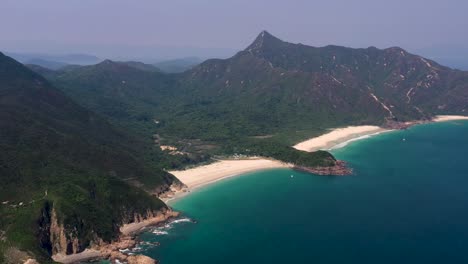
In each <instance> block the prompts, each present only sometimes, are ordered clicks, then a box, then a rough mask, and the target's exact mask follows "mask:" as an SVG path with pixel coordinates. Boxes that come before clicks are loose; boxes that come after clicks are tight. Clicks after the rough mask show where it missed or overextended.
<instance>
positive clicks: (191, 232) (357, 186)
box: [141, 121, 468, 264]
mask: <svg viewBox="0 0 468 264" xmlns="http://www.w3.org/2000/svg"><path fill="white" fill-rule="evenodd" d="M333 153H334V155H335V156H337V157H338V158H339V159H343V160H346V161H348V162H349V164H350V165H351V166H352V167H353V168H354V170H355V175H352V176H341V177H327V176H315V175H310V174H305V173H299V172H296V171H292V170H289V169H279V170H269V171H263V172H258V173H252V174H249V175H245V176H241V177H235V178H230V179H226V180H223V181H220V182H218V183H216V184H213V185H210V186H207V187H205V188H202V189H199V190H197V191H195V192H194V193H193V194H191V195H190V196H187V197H185V198H183V199H181V200H179V201H176V202H175V203H173V204H172V206H173V207H174V208H175V209H176V210H179V211H181V212H183V213H184V215H185V216H187V217H189V218H191V219H195V220H196V221H197V223H191V222H180V223H173V224H171V225H170V226H168V227H164V228H159V229H158V230H157V231H163V232H167V234H159V235H156V234H153V233H150V232H148V233H145V234H143V235H142V236H141V238H142V239H143V240H145V241H150V242H154V241H158V242H160V243H161V245H160V246H149V247H148V246H143V248H144V253H145V254H147V255H149V256H151V257H154V258H157V259H159V260H161V263H162V264H174V263H192V264H194V263H225V264H229V263H236V264H237V263H256V264H258V263H360V264H362V263H372V264H375V263H392V264H393V263H412V264H413V263H468V122H461V121H460V122H458V121H457V122H446V123H437V124H427V125H420V126H415V127H412V128H410V129H408V130H406V131H396V132H389V133H385V134H382V135H379V136H375V137H372V138H369V139H365V140H361V141H356V142H353V143H350V144H349V145H348V146H346V147H345V148H342V149H338V150H334V151H333ZM291 175H294V177H291Z"/></svg>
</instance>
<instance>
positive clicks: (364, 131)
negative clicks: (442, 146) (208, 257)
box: [165, 115, 468, 202]
mask: <svg viewBox="0 0 468 264" xmlns="http://www.w3.org/2000/svg"><path fill="white" fill-rule="evenodd" d="M452 120H468V116H455V115H439V116H436V117H435V118H434V119H433V120H432V122H444V121H452ZM411 123H413V124H417V123H418V122H409V124H411ZM388 131H391V130H390V129H385V128H382V127H379V126H370V125H366V126H348V127H344V128H336V129H332V130H330V132H329V133H326V134H323V135H321V136H318V137H314V138H311V139H308V140H305V141H303V142H300V143H298V144H296V145H294V146H293V147H294V148H295V149H298V150H302V151H307V152H312V151H316V150H329V149H331V148H333V147H335V146H338V145H341V144H343V143H346V142H349V141H352V140H356V139H360V138H362V137H365V136H370V135H377V134H380V133H383V132H388ZM291 167H292V164H286V163H283V162H280V161H277V160H272V159H266V158H261V157H258V158H250V159H239V160H220V161H217V162H215V163H212V164H208V165H203V166H199V167H195V168H190V169H187V170H181V171H169V173H171V174H173V175H174V176H176V177H177V178H178V179H179V180H180V181H182V182H183V183H184V184H185V185H187V187H188V191H190V190H193V189H195V188H197V187H201V186H203V185H206V184H210V183H213V182H216V181H218V180H221V179H225V178H228V177H232V176H237V175H241V174H244V173H248V172H254V171H259V170H264V169H274V168H291ZM186 191H187V190H185V192H179V193H176V194H175V195H174V196H173V197H170V198H168V199H165V201H166V202H167V201H169V200H172V199H174V198H177V197H180V196H183V195H185V194H186Z"/></svg>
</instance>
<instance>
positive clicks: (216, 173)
mask: <svg viewBox="0 0 468 264" xmlns="http://www.w3.org/2000/svg"><path fill="white" fill-rule="evenodd" d="M280 168H293V165H292V164H288V163H284V162H281V161H278V160H274V159H268V158H262V157H250V158H245V159H232V160H218V161H216V162H214V163H211V164H208V165H203V166H199V167H194V168H190V169H186V170H176V171H168V172H169V173H171V174H173V175H174V176H175V177H176V178H178V179H179V180H180V181H181V182H182V183H184V184H185V185H186V186H187V187H186V188H184V189H181V190H179V191H177V192H175V193H174V194H173V195H171V196H169V197H166V198H163V199H162V200H163V202H165V203H169V202H171V201H174V200H176V199H179V198H181V197H183V196H185V195H187V194H189V193H190V192H191V191H193V190H196V189H198V188H201V187H204V186H207V185H210V184H213V183H216V182H218V181H220V180H224V179H227V178H231V177H236V176H239V175H242V174H246V173H249V172H257V171H262V170H268V169H280Z"/></svg>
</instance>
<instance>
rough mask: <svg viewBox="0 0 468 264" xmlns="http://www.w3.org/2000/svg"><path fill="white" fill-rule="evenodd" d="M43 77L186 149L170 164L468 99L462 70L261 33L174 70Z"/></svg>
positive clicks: (122, 68)
mask: <svg viewBox="0 0 468 264" xmlns="http://www.w3.org/2000/svg"><path fill="white" fill-rule="evenodd" d="M46 75H47V76H48V78H49V79H50V80H52V81H53V82H54V83H55V84H56V85H57V86H58V87H59V88H61V89H62V90H63V91H64V92H65V93H66V94H67V95H69V96H70V97H72V98H73V99H75V100H76V101H77V102H79V103H80V104H82V105H83V106H85V107H87V108H88V109H91V110H93V111H95V112H98V113H100V114H102V115H104V116H106V117H108V118H109V119H110V120H111V121H112V122H114V123H115V124H118V125H119V126H123V127H125V128H127V129H128V130H131V131H133V132H135V133H138V134H139V135H140V136H141V138H144V139H148V140H149V139H152V140H155V141H156V145H158V144H160V145H175V146H176V147H178V148H179V150H181V151H182V152H184V153H186V154H187V153H188V154H189V155H186V156H184V157H181V156H180V155H179V156H178V155H174V156H173V157H172V158H169V161H168V162H167V163H166V165H168V166H172V167H177V166H181V165H183V163H184V162H189V163H194V162H196V161H200V160H205V159H206V155H220V154H234V153H239V152H240V153H246V150H248V149H254V148H255V149H257V152H258V153H262V154H263V155H266V156H271V157H273V156H277V154H275V153H277V149H271V148H270V147H269V146H270V145H274V144H270V143H271V142H274V143H275V144H279V145H281V146H282V147H281V148H282V151H284V152H286V153H295V152H296V151H295V150H293V149H291V148H288V147H287V146H290V145H291V144H292V143H294V142H297V141H299V140H300V139H304V138H307V137H311V136H315V135H318V134H320V133H323V132H324V131H325V130H326V129H329V128H332V127H338V126H344V125H359V124H376V125H384V124H386V123H387V122H389V121H392V122H395V121H396V122H398V121H408V120H417V119H428V118H431V117H432V116H433V115H435V114H463V113H464V112H465V111H467V109H466V107H467V105H466V102H467V101H468V92H467V91H468V89H466V86H467V83H468V81H467V80H468V74H467V73H466V72H461V71H456V70H452V69H449V68H447V67H444V66H441V65H438V64H437V63H435V62H433V61H430V60H426V59H424V58H422V57H419V56H416V55H412V54H410V53H408V52H406V51H404V50H403V49H400V48H389V49H385V50H379V49H377V48H374V47H370V48H367V49H351V48H345V47H338V46H327V47H323V48H315V47H309V46H305V45H302V44H291V43H288V42H284V41H282V40H279V39H277V38H275V37H274V36H272V35H270V34H269V33H268V32H262V33H261V34H260V35H259V36H258V37H257V39H256V40H255V41H254V42H253V43H252V44H251V45H250V46H249V47H247V48H246V49H245V50H243V51H241V52H239V53H238V54H236V55H235V56H233V57H232V58H229V59H226V60H220V59H213V60H208V61H205V62H204V63H202V64H200V65H198V66H195V67H194V68H192V69H191V70H188V71H185V72H183V73H179V74H163V73H159V72H149V71H143V70H138V69H136V68H135V67H131V66H130V65H126V64H123V63H119V62H112V61H105V62H103V63H100V64H97V65H93V66H86V67H80V68H77V69H73V70H70V71H66V72H56V73H55V74H50V73H46ZM233 145H238V146H242V148H240V147H238V148H237V150H234V148H231V147H229V146H233ZM294 155H303V154H301V153H298V152H297V153H295V154H294ZM280 156H281V155H280Z"/></svg>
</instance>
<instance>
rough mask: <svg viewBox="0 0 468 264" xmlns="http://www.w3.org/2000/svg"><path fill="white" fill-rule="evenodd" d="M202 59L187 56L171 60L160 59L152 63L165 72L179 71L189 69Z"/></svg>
mask: <svg viewBox="0 0 468 264" xmlns="http://www.w3.org/2000/svg"><path fill="white" fill-rule="evenodd" d="M202 61H203V60H202V59H200V58H197V57H187V58H180V59H173V60H166V61H160V62H157V63H155V64H154V66H156V67H157V68H159V69H161V70H162V71H163V72H167V73H180V72H184V71H187V70H190V69H191V68H193V67H194V66H196V65H197V64H200V63H201V62H202Z"/></svg>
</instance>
